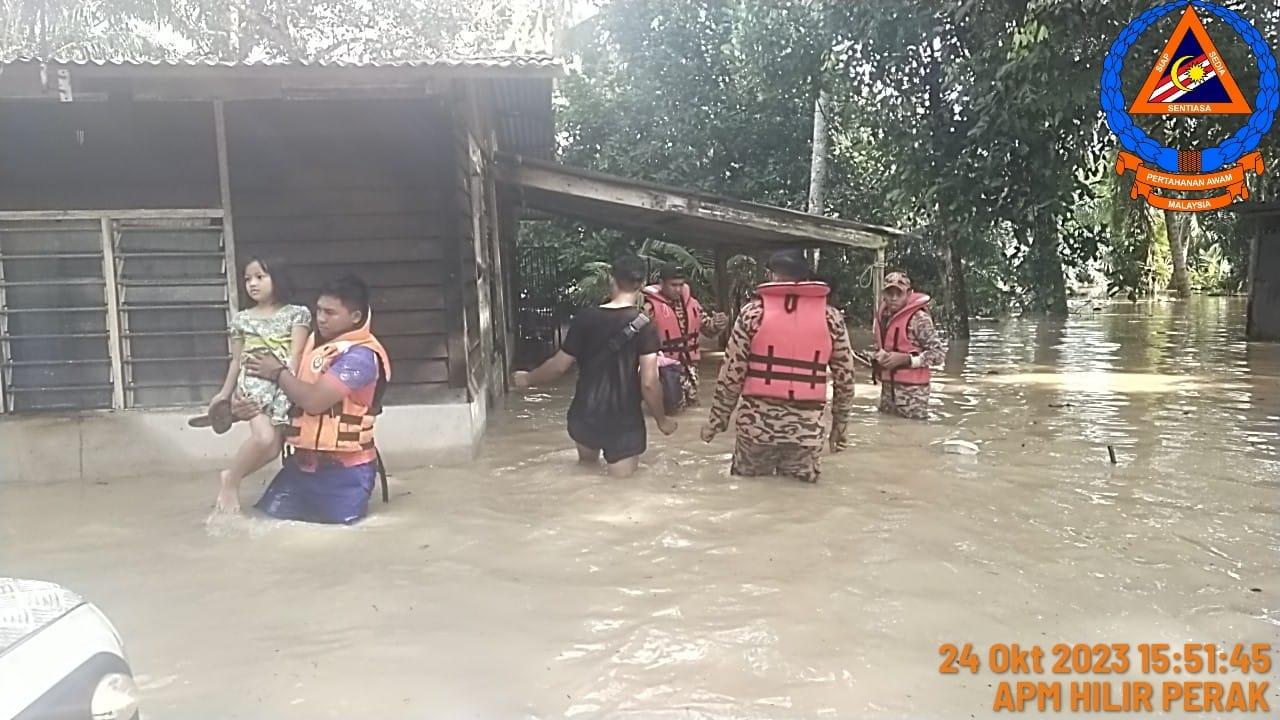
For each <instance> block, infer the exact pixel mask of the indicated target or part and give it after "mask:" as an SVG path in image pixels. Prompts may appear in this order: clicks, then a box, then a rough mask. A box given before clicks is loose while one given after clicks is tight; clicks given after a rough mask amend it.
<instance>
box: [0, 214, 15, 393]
mask: <svg viewBox="0 0 1280 720" xmlns="http://www.w3.org/2000/svg"><path fill="white" fill-rule="evenodd" d="M0 237H2V236H0ZM3 244H4V243H3V242H0V311H3V310H4V309H5V297H4V248H3ZM12 352H13V351H12V350H10V349H9V316H8V315H5V314H3V313H2V312H0V415H4V414H5V413H6V412H8V411H9V401H8V400H7V399H6V398H5V389H6V388H7V387H8V386H9V381H8V378H9V375H10V373H9V371H8V370H6V369H5V367H4V365H3V363H5V362H7V361H8V359H9V356H10V355H11V354H12Z"/></svg>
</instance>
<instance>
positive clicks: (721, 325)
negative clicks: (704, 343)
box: [707, 312, 729, 333]
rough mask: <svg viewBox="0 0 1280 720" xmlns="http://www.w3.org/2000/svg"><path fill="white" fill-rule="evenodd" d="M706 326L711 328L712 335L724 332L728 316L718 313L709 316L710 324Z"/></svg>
mask: <svg viewBox="0 0 1280 720" xmlns="http://www.w3.org/2000/svg"><path fill="white" fill-rule="evenodd" d="M707 324H708V325H710V326H711V332H712V333H720V332H724V329H725V328H727V327H729V316H728V315H726V314H724V313H722V312H718V313H716V314H714V315H712V316H711V322H709V323H707Z"/></svg>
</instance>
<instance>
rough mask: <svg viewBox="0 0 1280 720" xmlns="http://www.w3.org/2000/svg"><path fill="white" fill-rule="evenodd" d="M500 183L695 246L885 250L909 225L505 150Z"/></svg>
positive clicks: (535, 201)
mask: <svg viewBox="0 0 1280 720" xmlns="http://www.w3.org/2000/svg"><path fill="white" fill-rule="evenodd" d="M497 167H498V178H499V180H500V181H501V182H503V183H504V184H506V185H509V186H511V187H514V188H518V190H519V192H520V196H521V200H522V201H523V203H524V205H525V206H527V207H530V208H534V209H537V210H541V211H543V212H547V213H550V214H553V215H557V216H561V217H567V218H572V219H575V220H579V221H582V222H588V223H593V224H598V225H602V226H605V227H613V228H619V229H623V230H636V231H646V232H651V233H655V234H662V235H665V236H667V237H669V238H671V239H672V240H676V241H680V242H681V243H684V244H690V245H706V246H713V247H714V246H734V247H739V248H747V247H763V248H768V247H776V246H778V245H783V244H790V245H796V246H818V245H822V244H834V245H844V246H847V247H856V248H868V249H872V250H880V249H883V248H884V247H885V245H886V244H887V243H888V242H889V241H890V240H895V239H914V238H915V236H914V235H912V234H911V233H908V232H905V231H903V230H897V229H895V228H889V227H882V226H879V225H868V224H866V223H860V222H854V221H852V220H844V219H840V218H832V217H826V216H822V215H811V214H809V213H803V212H799V211H796V210H787V209H785V208H780V207H774V206H771V205H761V204H758V203H751V202H744V201H742V200H734V199H731V198H726V197H721V196H718V195H711V194H708V193H703V192H698V191H696V190H688V189H683V188H675V187H667V186H663V185H657V184H654V183H648V182H642V181H637V180H631V179H628V178H623V177H618V176H616V175H606V174H604V173H598V172H593V171H590V170H583V169H581V168H574V167H569V166H566V165H561V164H559V163H554V162H549V161H545V160H535V159H532V158H527V157H520V156H517V155H500V156H499V157H498V162H497Z"/></svg>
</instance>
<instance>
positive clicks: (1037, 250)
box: [1029, 220, 1067, 318]
mask: <svg viewBox="0 0 1280 720" xmlns="http://www.w3.org/2000/svg"><path fill="white" fill-rule="evenodd" d="M1054 226H1055V223H1054V222H1053V221H1052V220H1044V221H1041V222H1040V223H1038V224H1037V227H1036V230H1035V234H1034V235H1033V236H1032V237H1031V257H1030V258H1029V260H1030V262H1031V283H1032V288H1031V293H1032V296H1033V297H1035V299H1036V310H1038V311H1041V312H1044V313H1045V314H1046V315H1048V316H1049V317H1055V318H1065V317H1066V316H1067V278H1066V274H1065V272H1063V269H1062V254H1061V253H1059V252H1058V232H1057V228H1056V227H1054Z"/></svg>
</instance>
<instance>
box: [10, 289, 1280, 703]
mask: <svg viewBox="0 0 1280 720" xmlns="http://www.w3.org/2000/svg"><path fill="white" fill-rule="evenodd" d="M1243 310H1244V308H1243V305H1242V304H1241V303H1239V302H1237V301H1227V300H1200V301H1196V302H1193V303H1191V304H1190V305H1185V304H1166V305H1137V306H1130V305H1117V306H1114V307H1110V308H1108V309H1107V310H1106V311H1104V312H1099V313H1088V314H1084V315H1079V316H1076V317H1073V318H1071V319H1070V320H1069V321H1068V322H1067V323H1065V324H1061V323H1056V324H1055V323H1049V322H1036V321H1021V322H1012V323H1007V324H1001V325H983V326H979V327H977V328H976V332H975V333H974V337H973V339H972V341H971V342H970V343H969V345H968V347H967V348H954V349H953V350H954V351H953V353H952V358H951V361H950V365H949V368H948V372H947V373H946V374H945V375H944V376H943V377H942V378H941V379H940V381H939V383H938V387H937V391H936V393H935V402H936V408H935V409H936V411H937V416H938V417H937V419H936V420H935V421H933V422H932V423H929V424H916V423H910V422H907V421H895V420H888V419H881V418H879V417H878V416H877V415H876V414H875V410H874V407H875V406H874V397H875V394H876V388H874V387H871V386H869V385H866V386H863V387H862V388H860V392H859V399H858V406H857V411H856V412H857V417H856V418H855V420H854V423H853V438H852V443H851V444H852V447H851V449H850V450H849V451H848V452H847V453H845V454H843V455H840V456H836V457H832V458H829V459H828V461H827V464H826V467H825V472H824V476H823V479H822V482H820V483H819V484H818V485H816V486H810V485H807V484H804V483H797V482H788V481H784V480H761V479H744V478H734V477H730V476H729V475H728V473H727V470H726V466H727V461H728V456H729V451H730V447H731V438H728V437H725V438H722V439H721V440H718V441H717V443H715V444H713V445H711V446H706V445H703V444H701V443H700V442H698V441H697V439H696V435H697V426H698V424H700V422H701V421H702V419H703V415H702V414H701V413H698V412H695V413H692V414H691V415H689V416H687V417H685V418H682V420H681V422H682V428H681V431H680V432H679V434H678V435H677V436H676V437H675V438H673V439H671V440H663V439H661V438H660V437H657V438H655V439H654V440H655V442H657V443H658V444H657V445H656V447H654V448H653V450H652V451H651V453H650V454H649V456H648V457H647V470H646V471H645V472H643V473H642V474H640V475H639V476H638V477H636V478H634V479H632V480H629V481H625V482H624V481H614V480H610V479H608V478H607V477H605V476H603V475H602V474H601V473H598V472H593V471H587V470H582V469H580V468H577V467H575V466H574V465H573V463H572V461H573V453H572V451H571V450H570V449H569V446H568V441H567V438H566V437H565V436H564V433H563V420H562V418H563V412H564V408H565V406H566V397H565V393H564V391H563V390H557V391H555V392H551V393H547V394H530V395H526V396H517V397H513V398H512V399H511V400H510V402H509V405H510V407H509V408H508V409H507V410H506V411H505V412H503V411H499V412H497V413H495V414H496V415H497V419H496V420H495V421H494V427H493V429H492V432H491V434H490V438H489V440H488V442H487V443H486V450H485V453H484V455H483V457H482V458H481V459H480V460H479V461H477V462H476V463H474V464H472V465H471V466H468V467H465V468H449V469H429V470H421V471H414V472H403V471H402V472H400V473H399V474H398V475H397V476H396V477H394V478H393V483H394V495H395V497H394V498H393V500H392V503H391V505H389V506H378V507H377V508H376V512H377V514H376V515H375V516H374V517H372V518H371V519H370V520H369V521H368V522H366V523H364V524H362V525H360V526H358V527H354V528H317V527H307V526H300V525H292V524H282V523H270V522H265V521H262V520H235V521H229V522H219V523H216V524H215V525H213V526H206V524H205V512H204V510H205V508H206V507H207V503H208V501H209V498H210V497H211V496H212V490H213V487H214V480H213V478H203V479H196V480H192V479H184V478H147V479H140V480H138V481H136V482H130V483H120V484H113V485H108V486H102V485H93V484H88V485H84V486H81V485H63V486H55V487H16V486H7V487H4V488H3V493H4V498H3V499H4V503H3V512H4V525H3V534H2V535H0V542H2V543H3V545H2V546H0V547H3V548H4V551H3V555H2V556H0V559H2V560H3V572H5V573H9V574H16V575H20V576H34V577H42V578H48V579H53V580H56V581H59V582H63V583H65V584H68V585H70V586H71V587H73V588H75V589H77V590H79V591H82V592H84V593H85V594H86V595H88V596H89V597H91V598H93V599H94V600H95V601H97V602H98V603H99V604H101V605H102V606H103V607H104V608H105V609H106V611H107V612H108V614H109V615H111V616H112V617H113V618H114V619H115V620H116V622H117V623H118V625H119V626H120V628H121V630H122V633H123V635H124V636H125V638H126V639H127V642H128V644H129V650H130V652H131V654H132V657H133V660H134V664H135V665H136V667H137V670H138V672H139V673H140V674H141V675H142V676H143V678H142V680H143V686H144V689H145V690H146V707H147V708H148V709H149V711H150V712H149V715H148V716H149V717H151V718H161V719H163V718H183V717H194V716H197V715H199V716H210V715H212V716H215V717H226V718H235V717H244V718H250V717H252V718H262V717H272V718H317V717H334V718H337V717H344V718H345V717H485V718H488V717H528V718H560V717H578V718H595V717H644V718H777V717H851V716H855V715H865V714H878V715H883V716H899V715H901V714H903V713H907V712H911V713H919V714H928V715H931V716H935V717H943V716H946V717H964V716H965V715H976V716H979V717H981V716H985V715H989V714H990V713H991V707H992V697H993V696H992V692H993V691H992V688H991V684H993V683H995V682H997V681H998V680H997V679H996V678H995V677H994V676H990V675H987V674H981V675H976V676H971V675H967V674H964V675H959V676H943V675H940V674H939V673H938V672H937V668H938V664H939V657H938V654H937V652H938V645H939V644H940V643H944V642H961V643H962V642H973V643H975V644H989V643H993V642H1020V643H1024V644H1028V643H1056V642H1069V643H1075V642H1133V643H1137V642H1169V643H1175V644H1176V643H1182V642H1214V643H1218V644H1220V645H1225V644H1229V643H1235V642H1241V641H1254V642H1269V641H1270V642H1274V641H1276V640H1277V639H1280V635H1278V633H1280V630H1278V629H1277V626H1280V583H1277V579H1278V578H1277V571H1276V557H1277V556H1276V553H1277V551H1280V532H1278V528H1277V517H1276V516H1277V505H1276V497H1277V495H1276V491H1277V490H1278V489H1280V482H1278V481H1277V477H1278V475H1277V473H1278V472H1280V461H1278V460H1277V457H1276V451H1277V436H1276V427H1277V420H1278V419H1280V417H1278V416H1280V393H1277V391H1276V379H1277V372H1278V370H1280V349H1278V348H1274V347H1265V346H1251V345H1247V344H1245V343H1243V342H1242V341H1241V339H1240V338H1241V337H1242V335H1243ZM714 371H715V368H714V367H713V366H712V364H710V363H709V364H708V367H706V368H704V373H705V375H706V377H707V380H706V381H707V383H708V387H709V386H710V382H711V377H712V374H713V373H714ZM653 434H654V435H655V436H656V435H657V433H653ZM948 438H959V439H964V440H968V441H970V442H973V443H975V444H977V445H978V446H979V447H980V448H981V452H980V453H979V454H978V455H976V456H964V455H952V454H946V453H944V452H943V450H942V447H941V445H939V444H938V443H939V442H940V441H941V440H945V439H948ZM1107 445H1112V446H1114V447H1115V448H1116V450H1117V453H1118V461H1119V462H1118V464H1116V465H1114V466H1113V465H1112V464H1111V463H1110V461H1109V459H1108V456H1107V451H1106V446H1107ZM392 469H393V471H394V470H395V468H394V467H393V468H392ZM253 484H254V483H249V484H248V485H253ZM246 491H247V492H252V491H254V489H253V488H249V487H247V488H246ZM1270 697H1271V700H1272V703H1273V704H1276V703H1280V695H1277V694H1276V693H1275V692H1274V691H1273V692H1272V693H1271V694H1270Z"/></svg>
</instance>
